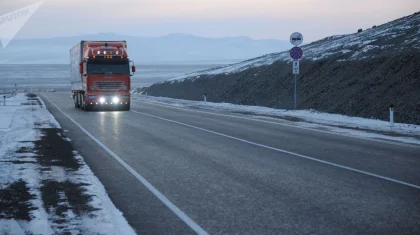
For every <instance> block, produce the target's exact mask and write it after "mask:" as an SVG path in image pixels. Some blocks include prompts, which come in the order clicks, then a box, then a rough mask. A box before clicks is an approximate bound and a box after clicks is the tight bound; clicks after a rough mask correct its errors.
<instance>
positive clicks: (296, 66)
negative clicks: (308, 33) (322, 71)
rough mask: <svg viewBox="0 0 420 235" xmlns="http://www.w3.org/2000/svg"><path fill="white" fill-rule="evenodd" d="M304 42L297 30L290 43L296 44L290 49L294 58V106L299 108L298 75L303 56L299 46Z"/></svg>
mask: <svg viewBox="0 0 420 235" xmlns="http://www.w3.org/2000/svg"><path fill="white" fill-rule="evenodd" d="M302 42H303V36H302V34H301V33H299V32H295V33H293V34H292V35H291V36H290V43H292V45H294V46H295V47H293V48H292V49H291V50H290V57H291V58H292V59H293V74H294V75H295V90H294V96H293V101H294V102H293V108H294V109H295V110H296V108H297V75H298V74H299V60H300V59H301V58H302V56H303V50H302V48H300V47H298V46H299V45H300V44H302Z"/></svg>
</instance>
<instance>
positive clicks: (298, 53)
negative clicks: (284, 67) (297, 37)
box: [290, 47, 303, 60]
mask: <svg viewBox="0 0 420 235" xmlns="http://www.w3.org/2000/svg"><path fill="white" fill-rule="evenodd" d="M302 56H303V50H302V48H300V47H293V48H292V49H291V50H290V57H291V58H292V59H294V60H300V59H301V58H302Z"/></svg>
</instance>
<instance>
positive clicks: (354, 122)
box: [135, 95, 420, 144]
mask: <svg viewBox="0 0 420 235" xmlns="http://www.w3.org/2000/svg"><path fill="white" fill-rule="evenodd" d="M135 99H137V100H140V101H146V102H153V103H157V104H166V105H171V106H174V107H182V108H192V109H194V110H197V111H199V110H201V111H205V110H211V111H216V112H219V113H220V112H224V114H226V112H230V113H240V114H247V116H245V118H246V117H252V118H254V119H260V120H262V121H272V122H274V121H275V122H276V123H277V122H279V121H281V123H282V124H285V125H291V126H296V127H301V128H311V129H316V130H320V131H328V132H333V133H339V134H343V135H348V136H355V137H360V138H368V139H376V140H389V141H396V142H401V143H409V144H420V126H419V125H412V124H404V123H395V124H394V126H392V127H391V125H390V123H389V122H387V121H382V120H377V119H367V118H360V117H349V116H344V115H339V114H329V113H322V112H318V111H315V110H296V111H295V110H284V109H273V108H267V107H260V106H247V105H236V104H229V103H212V102H207V103H204V102H203V101H190V100H179V99H172V98H165V97H153V96H145V95H138V96H137V97H135Z"/></svg>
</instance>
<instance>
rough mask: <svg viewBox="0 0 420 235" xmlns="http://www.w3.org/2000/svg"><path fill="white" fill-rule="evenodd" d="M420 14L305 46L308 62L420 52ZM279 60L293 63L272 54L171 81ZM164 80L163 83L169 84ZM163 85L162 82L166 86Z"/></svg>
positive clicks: (286, 56)
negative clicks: (405, 50)
mask: <svg viewBox="0 0 420 235" xmlns="http://www.w3.org/2000/svg"><path fill="white" fill-rule="evenodd" d="M419 25H420V12H417V13H415V14H413V15H410V16H407V17H404V18H401V19H397V20H394V21H392V22H389V23H386V24H383V25H380V26H377V27H372V28H370V29H367V30H364V31H363V32H360V33H354V34H349V35H336V36H331V37H327V38H324V39H322V40H319V41H316V42H313V43H310V44H308V45H304V46H302V48H303V50H304V59H305V60H312V61H316V60H321V59H325V58H327V57H329V56H331V55H337V56H339V59H338V61H348V60H362V59H369V58H374V57H375V54H377V53H379V52H381V51H382V50H384V49H387V51H389V50H397V51H398V50H404V49H408V48H411V49H413V48H414V49H417V50H420V40H419V38H420V29H419ZM276 61H288V62H291V59H290V57H289V51H283V52H280V53H272V54H268V55H265V56H261V57H258V58H254V59H250V60H246V61H243V62H240V63H236V64H232V65H227V66H223V67H219V68H213V69H209V70H204V71H198V72H195V73H190V74H185V75H182V76H179V77H176V78H173V79H170V80H168V81H169V82H171V83H174V82H182V81H184V80H185V79H198V78H200V77H201V76H203V75H217V74H231V73H238V72H242V71H244V70H247V69H249V68H253V67H261V66H269V65H271V64H273V63H274V62H276ZM168 81H164V82H168ZM164 82H160V83H164Z"/></svg>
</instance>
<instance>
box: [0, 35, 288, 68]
mask: <svg viewBox="0 0 420 235" xmlns="http://www.w3.org/2000/svg"><path fill="white" fill-rule="evenodd" d="M80 40H126V41H127V43H128V47H129V50H130V57H131V58H132V59H133V60H134V61H135V62H137V63H162V62H183V63H185V62H194V63H200V61H204V62H203V63H205V62H209V61H212V63H213V62H217V64H220V63H232V62H237V61H240V60H243V59H247V58H252V57H255V56H261V55H264V54H266V53H269V52H272V51H282V50H285V49H286V48H287V47H288V46H289V43H288V42H286V41H280V40H271V39H264V40H254V39H251V38H248V37H227V38H204V37H197V36H193V35H188V34H169V35H166V36H162V37H134V36H123V35H117V34H112V33H102V34H93V35H83V36H74V37H59V38H47V39H27V40H13V41H12V42H11V43H10V44H9V45H8V46H7V47H6V48H5V49H3V48H1V47H0V64H68V63H69V55H68V54H69V50H70V48H71V47H73V46H74V45H76V43H77V42H78V41H80Z"/></svg>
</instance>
